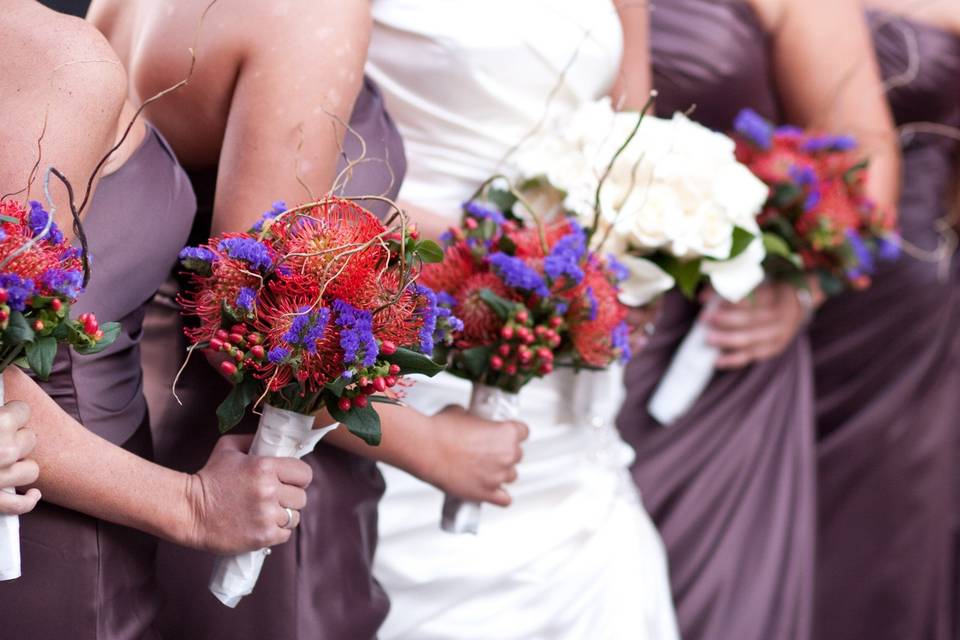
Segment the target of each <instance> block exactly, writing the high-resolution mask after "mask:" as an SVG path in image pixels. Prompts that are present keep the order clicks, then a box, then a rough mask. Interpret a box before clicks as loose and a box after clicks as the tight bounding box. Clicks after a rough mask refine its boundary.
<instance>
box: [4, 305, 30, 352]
mask: <svg viewBox="0 0 960 640" xmlns="http://www.w3.org/2000/svg"><path fill="white" fill-rule="evenodd" d="M34 335H35V334H34V332H33V329H32V328H30V323H29V322H27V319H26V318H25V317H24V315H23V314H22V313H20V312H19V311H14V312H13V313H11V314H10V323H9V324H8V325H7V330H6V331H4V342H5V343H9V344H17V343H21V342H32V341H33V338H34Z"/></svg>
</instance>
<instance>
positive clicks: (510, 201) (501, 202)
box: [487, 189, 517, 213]
mask: <svg viewBox="0 0 960 640" xmlns="http://www.w3.org/2000/svg"><path fill="white" fill-rule="evenodd" d="M487 200H489V201H490V202H491V203H492V204H493V205H494V206H495V207H496V208H497V209H500V211H501V212H502V213H507V212H508V211H510V210H511V209H513V205H515V204H516V203H517V196H515V195H513V194H512V193H510V192H509V191H506V190H505V189H490V190H489V191H487Z"/></svg>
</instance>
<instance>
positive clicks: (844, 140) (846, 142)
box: [800, 135, 857, 153]
mask: <svg viewBox="0 0 960 640" xmlns="http://www.w3.org/2000/svg"><path fill="white" fill-rule="evenodd" d="M856 148H857V141H856V139H855V138H853V137H852V136H832V135H823V136H815V137H812V138H810V139H809V140H807V141H806V142H804V143H803V144H802V145H801V146H800V150H801V151H804V152H805V153H819V152H821V151H853V150H854V149H856Z"/></svg>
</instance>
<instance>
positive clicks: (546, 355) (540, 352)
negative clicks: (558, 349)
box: [537, 347, 553, 362]
mask: <svg viewBox="0 0 960 640" xmlns="http://www.w3.org/2000/svg"><path fill="white" fill-rule="evenodd" d="M537 357H538V358H540V359H541V360H546V361H547V362H550V361H552V360H553V351H550V349H547V348H546V347H540V348H539V349H537Z"/></svg>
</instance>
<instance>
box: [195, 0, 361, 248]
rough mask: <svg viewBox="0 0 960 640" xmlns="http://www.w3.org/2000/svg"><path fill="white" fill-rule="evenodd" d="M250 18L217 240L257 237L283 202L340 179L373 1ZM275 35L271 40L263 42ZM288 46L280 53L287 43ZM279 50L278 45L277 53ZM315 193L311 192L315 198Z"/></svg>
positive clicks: (224, 162)
mask: <svg viewBox="0 0 960 640" xmlns="http://www.w3.org/2000/svg"><path fill="white" fill-rule="evenodd" d="M293 4H294V5H295V7H296V10H291V11H289V12H288V13H287V14H286V15H283V16H277V15H273V13H272V11H271V7H270V3H262V5H259V4H258V7H260V8H258V9H255V10H254V11H255V12H257V13H258V14H259V13H260V12H262V13H263V14H264V15H263V16H259V15H255V16H244V17H243V20H244V23H245V25H247V27H251V26H253V25H256V29H251V28H247V29H246V31H248V32H250V37H251V39H252V40H256V41H257V44H256V46H252V47H250V52H249V53H248V54H247V59H245V60H244V61H243V63H242V65H241V71H240V75H239V77H238V79H237V85H236V88H235V91H234V94H233V98H232V101H231V103H230V115H229V118H228V121H227V128H226V134H225V136H224V141H223V148H222V149H221V152H220V163H219V178H218V182H217V193H216V199H215V207H214V222H213V230H214V233H220V232H223V231H226V230H233V231H239V230H243V229H247V228H249V227H250V226H251V225H252V224H253V223H254V222H256V220H257V219H258V218H259V216H260V214H261V213H262V212H263V211H265V210H266V209H269V208H270V203H271V202H273V201H275V200H285V201H287V202H288V203H289V204H291V205H292V204H294V203H302V202H308V201H309V198H310V193H311V192H312V194H313V195H315V196H320V195H323V194H325V193H326V192H327V191H329V189H330V187H331V186H332V184H333V181H334V178H335V175H334V174H335V171H336V165H337V160H338V156H339V150H340V145H341V142H342V140H343V136H344V134H345V129H344V126H343V123H347V122H348V121H349V119H350V113H351V111H352V109H353V103H354V101H355V100H356V97H357V95H358V93H359V91H360V87H361V83H362V81H363V65H364V62H365V60H366V55H367V44H368V40H369V33H370V9H369V5H368V3H367V2H343V1H342V0H312V1H311V2H296V3H293ZM263 29H266V30H268V31H269V32H270V33H271V34H272V35H271V37H270V38H269V39H266V40H265V39H263V38H260V37H259V36H255V35H254V34H255V33H259V32H260V31H261V30H263ZM278 40H280V41H282V46H277V44H276V43H277V41H278ZM267 45H269V46H267ZM308 189H309V192H308Z"/></svg>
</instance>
